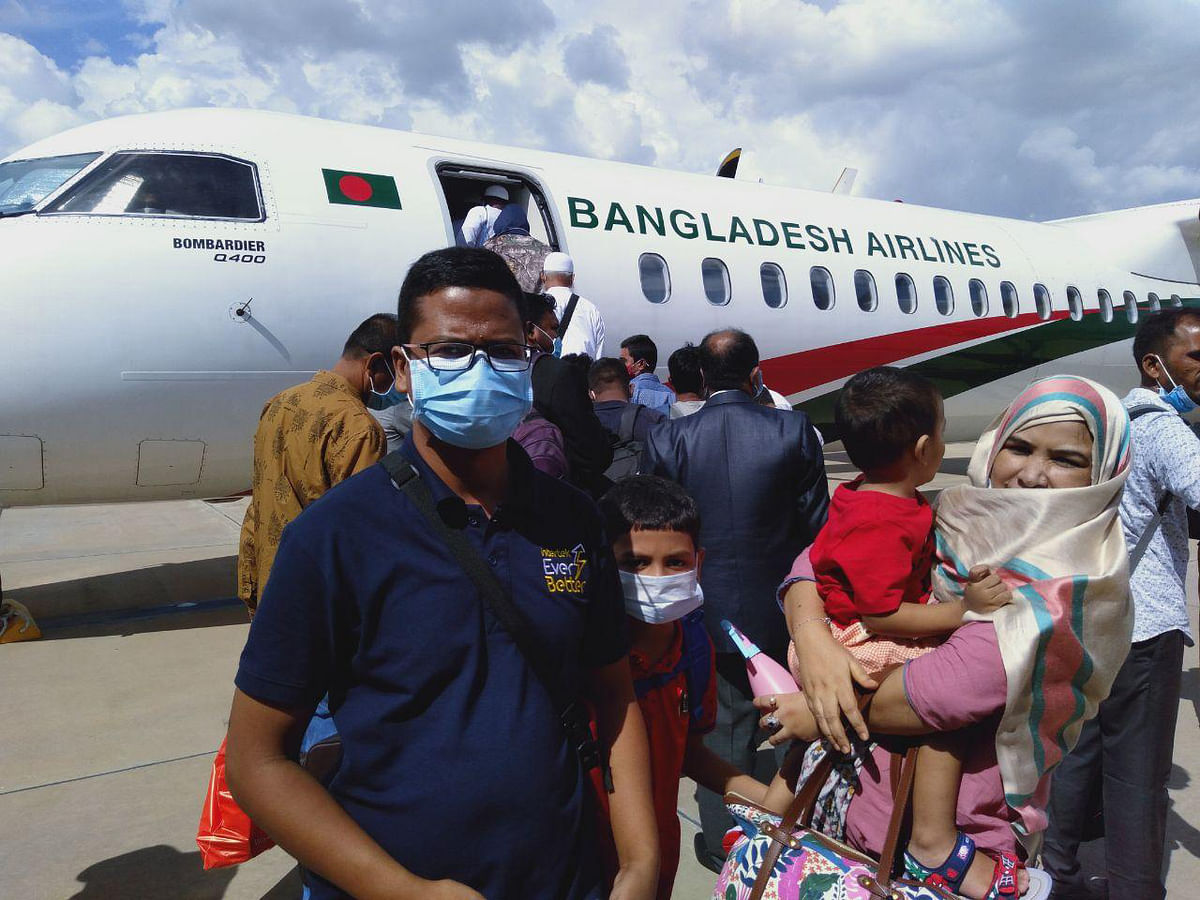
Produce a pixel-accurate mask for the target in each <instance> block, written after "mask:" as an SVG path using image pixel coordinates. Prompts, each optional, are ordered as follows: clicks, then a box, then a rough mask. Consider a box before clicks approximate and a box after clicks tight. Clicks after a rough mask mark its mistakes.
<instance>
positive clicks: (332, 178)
mask: <svg viewBox="0 0 1200 900" xmlns="http://www.w3.org/2000/svg"><path fill="white" fill-rule="evenodd" d="M321 174H322V175H324V176H325V193H326V194H328V195H329V202H330V203H344V204H346V205H347V206H381V207H383V208H384V209H400V194H399V193H398V192H397V191H396V179H395V178H393V177H392V176H391V175H368V174H367V173H366V172H342V171H339V170H338V169H322V170H321Z"/></svg>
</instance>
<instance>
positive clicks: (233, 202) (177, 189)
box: [47, 152, 263, 221]
mask: <svg viewBox="0 0 1200 900" xmlns="http://www.w3.org/2000/svg"><path fill="white" fill-rule="evenodd" d="M47 211H48V212H55V213H77V214H80V213H82V214H87V215H93V216H177V217H184V218H203V219H244V220H250V221H261V220H262V218H263V212H262V201H261V199H260V195H259V191H258V178H257V172H256V171H255V167H254V166H253V165H252V164H251V163H248V162H242V161H241V160H237V159H232V158H230V157H228V156H216V155H209V154H199V153H149V152H145V153H116V154H114V155H113V156H111V157H109V158H108V159H106V160H105V161H104V162H102V163H101V164H100V165H99V166H97V167H96V169H95V171H94V172H92V173H91V174H89V175H88V176H87V177H86V178H84V179H83V180H82V181H80V182H79V184H77V185H75V187H73V188H71V189H70V190H68V191H67V192H66V193H65V194H64V195H63V196H62V197H59V198H58V199H57V200H56V201H55V202H54V203H53V204H51V206H50V207H49V209H48V210H47Z"/></svg>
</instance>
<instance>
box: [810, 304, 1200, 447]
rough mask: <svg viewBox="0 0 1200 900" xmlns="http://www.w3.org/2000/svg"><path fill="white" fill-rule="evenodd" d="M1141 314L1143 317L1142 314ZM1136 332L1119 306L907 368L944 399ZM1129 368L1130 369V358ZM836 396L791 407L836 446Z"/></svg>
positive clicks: (1196, 307) (1113, 341)
mask: <svg viewBox="0 0 1200 900" xmlns="http://www.w3.org/2000/svg"><path fill="white" fill-rule="evenodd" d="M1183 305H1184V307H1185V308H1188V309H1200V298H1187V299H1185V300H1184V301H1183ZM1142 313H1143V315H1144V314H1145V310H1144V309H1142ZM1136 331H1137V325H1135V324H1132V323H1130V322H1128V321H1127V320H1126V318H1125V308H1124V307H1123V306H1119V307H1117V309H1116V310H1115V311H1114V319H1113V321H1112V322H1105V321H1104V320H1103V319H1102V318H1101V317H1100V313H1099V312H1098V311H1095V312H1088V313H1087V314H1086V315H1085V316H1084V317H1083V319H1081V320H1080V321H1078V322H1076V321H1075V320H1074V319H1069V318H1067V319H1056V320H1055V321H1053V322H1046V323H1045V324H1042V325H1037V326H1035V327H1033V328H1027V329H1025V330H1024V331H1019V332H1017V333H1016V334H1006V335H1002V336H1000V337H997V338H994V339H992V340H990V341H983V342H982V343H979V344H975V345H973V346H971V347H963V348H962V349H961V350H952V351H950V352H949V353H944V354H942V355H941V356H935V357H933V358H932V359H926V360H923V361H922V362H919V363H913V364H912V365H911V366H906V368H907V369H908V370H909V371H912V372H916V373H917V374H919V375H924V376H925V377H926V378H928V379H930V380H931V381H932V382H933V383H934V384H936V385H937V386H938V389H939V390H940V391H941V392H942V396H943V397H946V398H947V399H948V398H950V397H953V396H955V395H956V394H962V393H965V392H966V391H969V390H971V389H972V388H977V387H980V386H981V385H985V384H987V383H988V382H991V381H998V380H1000V379H1001V378H1005V377H1007V376H1009V375H1015V374H1017V373H1018V372H1024V371H1026V370H1028V369H1033V368H1035V367H1037V366H1041V365H1045V364H1046V363H1049V362H1053V361H1054V360H1056V359H1063V358H1064V357H1067V356H1071V355H1073V354H1075V353H1084V352H1086V351H1088V350H1095V349H1096V348H1098V347H1104V346H1107V345H1108V344H1115V343H1117V342H1118V341H1124V340H1128V339H1129V338H1131V337H1133V335H1134V333H1135V332H1136ZM1129 364H1130V367H1131V368H1132V366H1133V359H1132V357H1131V358H1130V360H1129ZM837 395H838V391H836V390H835V391H830V392H829V393H828V394H822V395H820V396H819V397H813V398H811V399H809V400H805V401H804V402H803V403H797V404H796V409H802V410H804V412H806V413H808V415H809V417H810V418H811V419H812V421H813V424H814V425H816V426H817V428H819V429H820V430H821V433H822V435H824V437H825V440H826V441H835V440H837V429H836V428H835V427H834V424H833V404H834V401H835V400H836V399H837Z"/></svg>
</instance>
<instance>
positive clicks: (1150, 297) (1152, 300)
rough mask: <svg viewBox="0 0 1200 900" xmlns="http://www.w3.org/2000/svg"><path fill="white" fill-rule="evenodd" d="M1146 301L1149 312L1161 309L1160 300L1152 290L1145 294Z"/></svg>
mask: <svg viewBox="0 0 1200 900" xmlns="http://www.w3.org/2000/svg"><path fill="white" fill-rule="evenodd" d="M1146 302H1147V303H1149V304H1150V312H1159V311H1160V310H1161V309H1162V301H1161V300H1159V299H1158V294H1156V293H1154V291H1151V292H1150V293H1148V294H1147V295H1146Z"/></svg>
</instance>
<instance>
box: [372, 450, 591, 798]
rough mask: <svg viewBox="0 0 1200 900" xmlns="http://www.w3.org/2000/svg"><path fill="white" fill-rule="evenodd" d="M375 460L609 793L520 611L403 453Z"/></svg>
mask: <svg viewBox="0 0 1200 900" xmlns="http://www.w3.org/2000/svg"><path fill="white" fill-rule="evenodd" d="M379 464H380V465H381V466H383V468H384V469H385V470H386V471H387V473H388V476H389V477H390V478H391V479H392V483H393V484H395V485H396V487H397V488H399V489H400V490H401V491H402V492H403V493H404V494H405V495H406V496H407V497H408V499H409V500H411V501H412V503H413V505H414V506H416V507H417V509H418V510H420V512H421V515H422V516H424V517H425V521H426V522H427V523H428V524H429V526H430V527H431V528H432V529H433V530H434V532H436V533H437V535H438V536H439V537H441V539H442V540H443V541H445V542H446V545H447V546H448V547H449V548H450V552H451V554H453V556H454V559H455V561H456V562H457V563H458V564H459V566H461V567H462V570H463V571H464V572H465V573H466V574H467V577H468V578H470V579H471V582H472V583H473V584H474V585H475V589H476V590H477V591H479V596H480V597H482V598H483V603H484V606H486V607H487V608H488V609H489V610H490V611H491V613H492V615H494V616H495V617H496V620H497V621H498V622H499V623H500V625H501V627H503V628H504V630H505V631H507V632H508V635H509V637H511V638H512V641H513V643H514V644H516V645H517V650H518V651H520V653H521V656H523V657H524V658H525V662H526V663H528V664H529V668H530V669H532V670H533V674H534V677H535V678H536V679H537V680H538V681H539V682H540V683H541V685H542V687H543V688H545V690H546V693H547V694H548V695H549V697H550V702H551V704H553V706H554V711H555V713H557V714H558V717H559V719H560V720H561V721H562V724H563V728H564V730H565V731H566V733H567V738H568V740H569V741H570V742H571V744H572V745H574V747H575V749H576V750H577V751H578V752H579V754H580V759H581V762H582V763H583V767H584V769H585V770H587V769H591V768H596V767H597V766H599V767H600V768H601V769H602V771H603V774H604V779H605V784H606V785H607V786H608V787H609V790H610V791H611V790H612V787H611V779H610V776H609V772H608V767H607V766H605V765H604V764H603V760H602V758H601V755H600V752H599V745H598V744H597V743H596V741H595V739H594V738H593V737H592V733H591V725H590V719H589V717H588V714H587V712H586V710H584V708H583V706H582V705H581V704H580V703H579V702H578V701H577V699H576V697H575V696H574V695H573V694H571V693H567V692H566V689H565V685H564V684H563V683H562V681H561V680H560V679H559V678H558V677H557V674H556V673H555V672H553V671H551V668H550V663H549V661H548V660H547V659H546V656H545V654H544V653H543V652H542V651H541V648H539V647H538V645H537V641H536V639H535V638H534V636H533V632H532V630H531V628H530V625H529V621H528V620H527V619H526V618H525V614H524V613H522V612H521V611H520V610H519V609H517V607H516V605H515V604H514V603H513V601H512V597H511V596H509V592H508V591H507V590H506V589H505V588H504V586H503V585H502V584H501V583H500V579H499V578H497V577H496V574H495V573H494V572H493V571H492V570H491V569H490V568H489V567H488V565H487V563H485V562H484V561H483V558H482V557H481V556H480V555H479V553H478V551H476V549H475V547H474V546H473V545H472V544H471V542H470V540H469V539H468V538H467V536H466V534H465V533H464V532H463V531H462V530H460V529H456V528H451V527H450V526H449V525H447V524H446V521H445V519H443V518H442V516H441V513H439V512H438V509H437V506H436V505H435V504H434V502H433V495H432V494H431V493H430V492H429V487H428V486H427V485H426V484H425V483H424V482H423V481H422V480H421V477H420V475H419V474H418V473H417V470H416V468H415V467H414V466H413V464H412V463H410V462H409V461H408V460H407V459H406V458H405V456H404V454H403V453H401V452H399V451H396V452H394V453H389V454H388V455H387V456H385V457H384V458H383V459H381V460H380V461H379Z"/></svg>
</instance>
